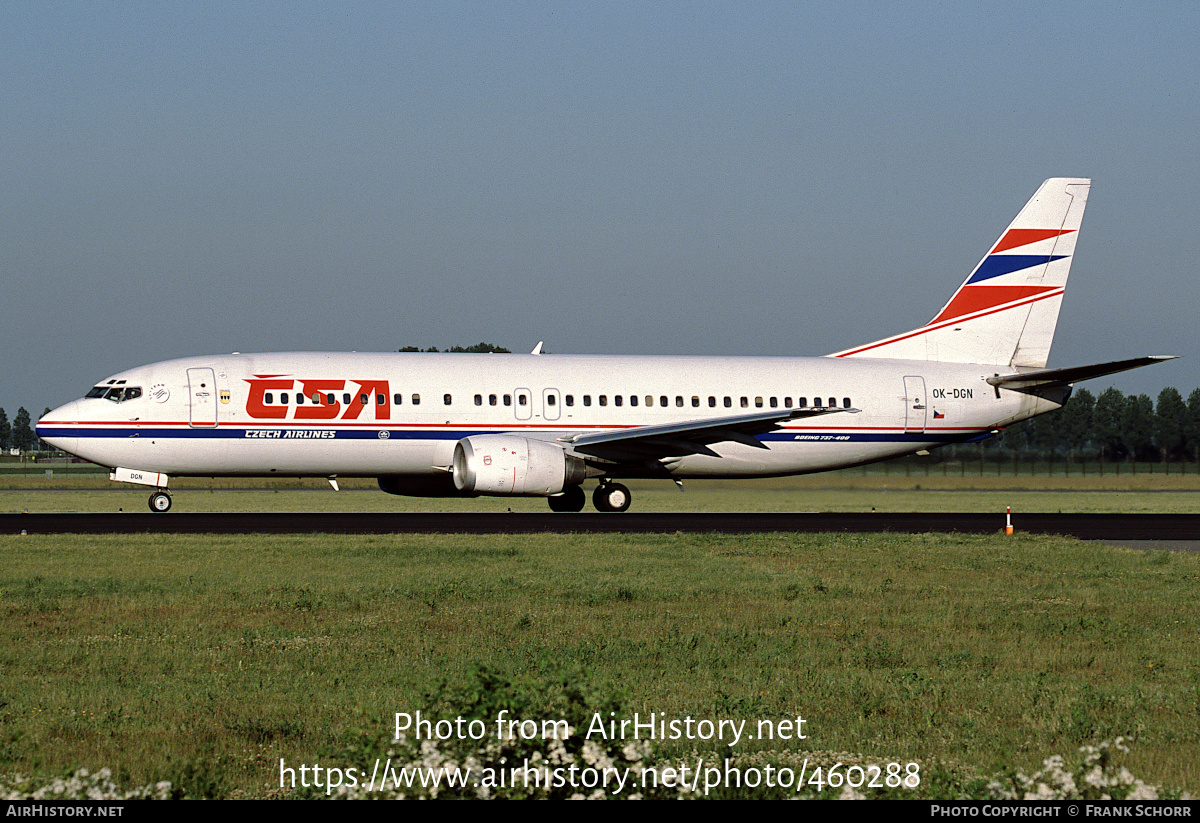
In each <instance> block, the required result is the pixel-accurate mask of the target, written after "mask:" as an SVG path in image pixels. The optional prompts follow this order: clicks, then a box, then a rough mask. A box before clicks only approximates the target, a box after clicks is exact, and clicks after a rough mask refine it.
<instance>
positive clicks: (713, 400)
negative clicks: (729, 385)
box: [708, 394, 717, 409]
mask: <svg viewBox="0 0 1200 823" xmlns="http://www.w3.org/2000/svg"><path fill="white" fill-rule="evenodd" d="M708 406H709V408H711V409H715V408H716V407H717V398H715V397H713V396H712V395H711V394H710V395H709V396H708Z"/></svg>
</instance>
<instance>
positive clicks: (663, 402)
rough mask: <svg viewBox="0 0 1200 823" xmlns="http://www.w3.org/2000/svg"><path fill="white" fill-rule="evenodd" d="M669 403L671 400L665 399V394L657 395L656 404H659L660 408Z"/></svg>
mask: <svg viewBox="0 0 1200 823" xmlns="http://www.w3.org/2000/svg"><path fill="white" fill-rule="evenodd" d="M670 403H671V401H670V400H668V399H667V396H666V395H665V394H662V395H659V397H658V405H659V406H661V407H662V408H664V409H665V408H666V407H667V406H668V405H670Z"/></svg>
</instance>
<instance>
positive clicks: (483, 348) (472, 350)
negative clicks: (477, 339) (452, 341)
mask: <svg viewBox="0 0 1200 823" xmlns="http://www.w3.org/2000/svg"><path fill="white" fill-rule="evenodd" d="M450 351H452V352H455V353H456V354H457V353H464V354H512V352H510V351H509V350H508V349H506V348H504V347H503V346H497V345H496V344H495V343H476V344H475V345H474V346H467V347H466V348H463V347H462V346H452V347H451V348H450Z"/></svg>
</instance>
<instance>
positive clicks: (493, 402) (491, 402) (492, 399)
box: [488, 394, 496, 406]
mask: <svg viewBox="0 0 1200 823" xmlns="http://www.w3.org/2000/svg"><path fill="white" fill-rule="evenodd" d="M488 405H489V406H494V405H496V395H494V394H489V395H488Z"/></svg>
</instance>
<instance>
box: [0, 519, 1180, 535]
mask: <svg viewBox="0 0 1200 823" xmlns="http://www.w3.org/2000/svg"><path fill="white" fill-rule="evenodd" d="M1004 525H1005V523H1004V515H1003V514H997V513H995V512H987V513H974V514H945V513H904V514H854V513H842V514H839V513H819V512H814V513H768V514H738V513H718V514H696V513H687V514H671V513H649V514H637V513H634V514H631V513H624V514H598V513H580V514H554V513H546V514H527V513H521V514H513V513H499V514H497V513H487V514H476V513H419V514H414V513H377V512H368V513H309V512H299V513H297V512H289V513H282V514H270V513H220V512H215V513H214V512H202V513H186V512H181V513H169V512H168V513H165V514H153V513H150V512H146V513H134V512H126V513H53V514H36V513H23V514H0V533H2V534H22V533H24V534H206V533H207V534H319V533H326V534H571V533H576V534H604V533H625V534H674V533H677V532H682V533H689V534H696V533H715V534H753V533H762V532H796V533H801V532H803V533H813V532H899V533H905V534H920V533H927V532H941V533H954V532H958V533H961V534H996V533H1002V532H1003V531H1004ZM1013 526H1014V529H1015V531H1016V532H1017V533H1025V534H1058V535H1065V536H1071V537H1077V538H1080V539H1082V540H1110V541H1195V540H1200V514H1021V515H1014V516H1013Z"/></svg>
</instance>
